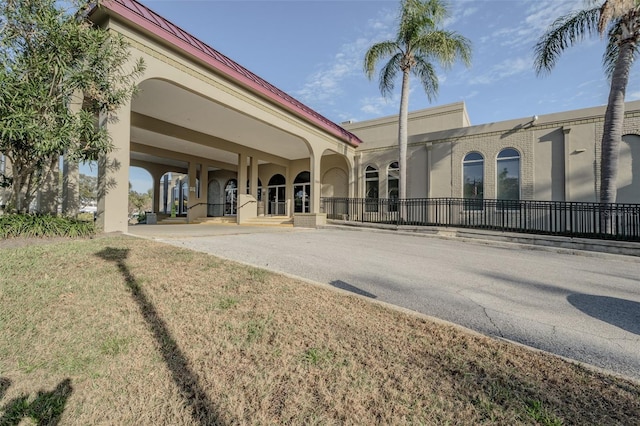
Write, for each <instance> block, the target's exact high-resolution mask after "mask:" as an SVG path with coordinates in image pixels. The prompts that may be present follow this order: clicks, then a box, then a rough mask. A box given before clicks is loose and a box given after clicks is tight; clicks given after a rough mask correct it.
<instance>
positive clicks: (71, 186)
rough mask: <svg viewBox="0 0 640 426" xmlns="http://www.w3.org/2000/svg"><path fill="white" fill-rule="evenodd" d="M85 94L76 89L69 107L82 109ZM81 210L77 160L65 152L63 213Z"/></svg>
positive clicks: (70, 213) (71, 213)
mask: <svg viewBox="0 0 640 426" xmlns="http://www.w3.org/2000/svg"><path fill="white" fill-rule="evenodd" d="M83 101H84V95H83V94H82V93H81V92H80V91H75V92H74V94H73V96H72V97H71V102H70V104H69V109H70V110H71V111H72V112H73V113H74V114H77V113H78V112H80V110H81V109H82V102H83ZM79 210H80V171H79V169H78V163H77V162H76V161H71V160H69V157H68V156H67V155H66V154H65V155H64V157H63V159H62V214H64V215H67V216H76V215H77V214H78V212H79Z"/></svg>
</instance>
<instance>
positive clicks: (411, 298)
mask: <svg viewBox="0 0 640 426" xmlns="http://www.w3.org/2000/svg"><path fill="white" fill-rule="evenodd" d="M129 231H130V233H132V234H134V235H139V236H143V237H146V238H152V239H156V240H158V241H163V242H166V243H169V244H173V245H176V246H180V247H186V248H190V249H194V250H198V251H203V252H207V253H211V254H214V255H216V256H220V257H223V258H227V259H232V260H237V261H240V262H243V263H247V264H251V265H255V266H259V267H263V268H267V269H270V270H273V271H277V272H284V273H287V274H291V275H295V276H299V277H302V278H305V279H308V280H312V281H315V282H320V283H325V284H328V285H331V286H334V287H337V288H341V289H344V290H348V291H351V292H353V293H357V294H360V295H363V296H365V297H370V298H373V299H377V300H381V301H384V302H388V303H391V304H394V305H397V306H401V307H404V308H408V309H411V310H414V311H417V312H421V313H423V314H427V315H431V316H434V317H437V318H440V319H443V320H446V321H451V322H453V323H456V324H459V325H462V326H464V327H468V328H470V329H472V330H476V331H479V332H481V333H484V334H487V335H490V336H495V337H501V338H505V339H509V340H513V341H515V342H519V343H522V344H525V345H528V346H531V347H534V348H538V349H542V350H545V351H549V352H552V353H555V354H558V355H561V356H564V357H567V358H570V359H574V360H578V361H580V362H584V363H587V364H591V365H593V366H596V367H599V368H602V369H605V370H608V371H610V372H613V373H615V374H619V375H622V376H626V377H628V378H631V379H634V380H636V381H640V259H638V258H634V257H628V256H615V255H601V256H596V257H593V255H592V254H590V255H589V256H581V255H575V254H564V253H557V252H554V251H547V250H540V249H538V250H527V249H523V248H522V247H520V246H517V245H508V244H502V245H501V246H499V247H497V246H493V245H487V244H480V243H474V242H461V241H456V240H447V239H440V238H433V237H421V236H414V235H401V234H398V233H389V232H375V231H355V230H353V231H352V230H345V229H338V228H327V229H319V230H311V229H300V228H290V227H288V228H281V227H247V226H236V225H220V226H216V225H176V226H168V225H158V226H153V225H148V226H133V227H130V228H129Z"/></svg>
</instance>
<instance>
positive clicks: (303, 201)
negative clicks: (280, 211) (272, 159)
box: [293, 172, 311, 213]
mask: <svg viewBox="0 0 640 426" xmlns="http://www.w3.org/2000/svg"><path fill="white" fill-rule="evenodd" d="M310 195H311V174H310V173H309V172H301V173H299V174H298V176H296V179H295V180H294V181H293V197H294V209H293V211H294V212H295V213H309V200H310Z"/></svg>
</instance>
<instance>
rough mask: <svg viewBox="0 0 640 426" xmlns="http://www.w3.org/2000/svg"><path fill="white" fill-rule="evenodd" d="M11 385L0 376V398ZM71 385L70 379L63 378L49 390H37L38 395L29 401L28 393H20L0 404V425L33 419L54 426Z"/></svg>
mask: <svg viewBox="0 0 640 426" xmlns="http://www.w3.org/2000/svg"><path fill="white" fill-rule="evenodd" d="M9 386H11V381H10V380H9V379H5V378H0V398H2V396H3V395H4V393H5V392H6V391H7V389H8V388H9ZM72 392H73V387H72V386H71V379H64V380H63V381H61V382H60V383H58V386H56V388H55V389H54V390H52V391H50V392H45V391H44V390H39V391H38V396H36V398H35V399H34V400H33V401H32V402H29V395H24V394H23V395H21V396H19V397H18V398H14V399H12V400H11V401H9V402H8V403H7V404H5V405H3V406H0V410H2V411H4V414H3V415H2V417H0V425H1V426H14V425H18V424H20V423H22V420H24V419H27V418H29V419H33V420H35V421H36V423H37V424H38V425H51V426H55V425H57V424H58V423H59V422H60V417H61V416H62V413H63V412H64V407H65V405H66V404H67V399H69V396H71V393H72Z"/></svg>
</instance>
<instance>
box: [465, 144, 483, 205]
mask: <svg viewBox="0 0 640 426" xmlns="http://www.w3.org/2000/svg"><path fill="white" fill-rule="evenodd" d="M462 185H463V187H462V196H463V197H464V198H469V199H471V200H474V201H473V202H469V203H465V206H466V208H467V209H470V210H482V199H483V198H484V157H483V156H482V154H480V153H479V152H470V153H468V154H467V155H465V157H464V160H463V162H462Z"/></svg>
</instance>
